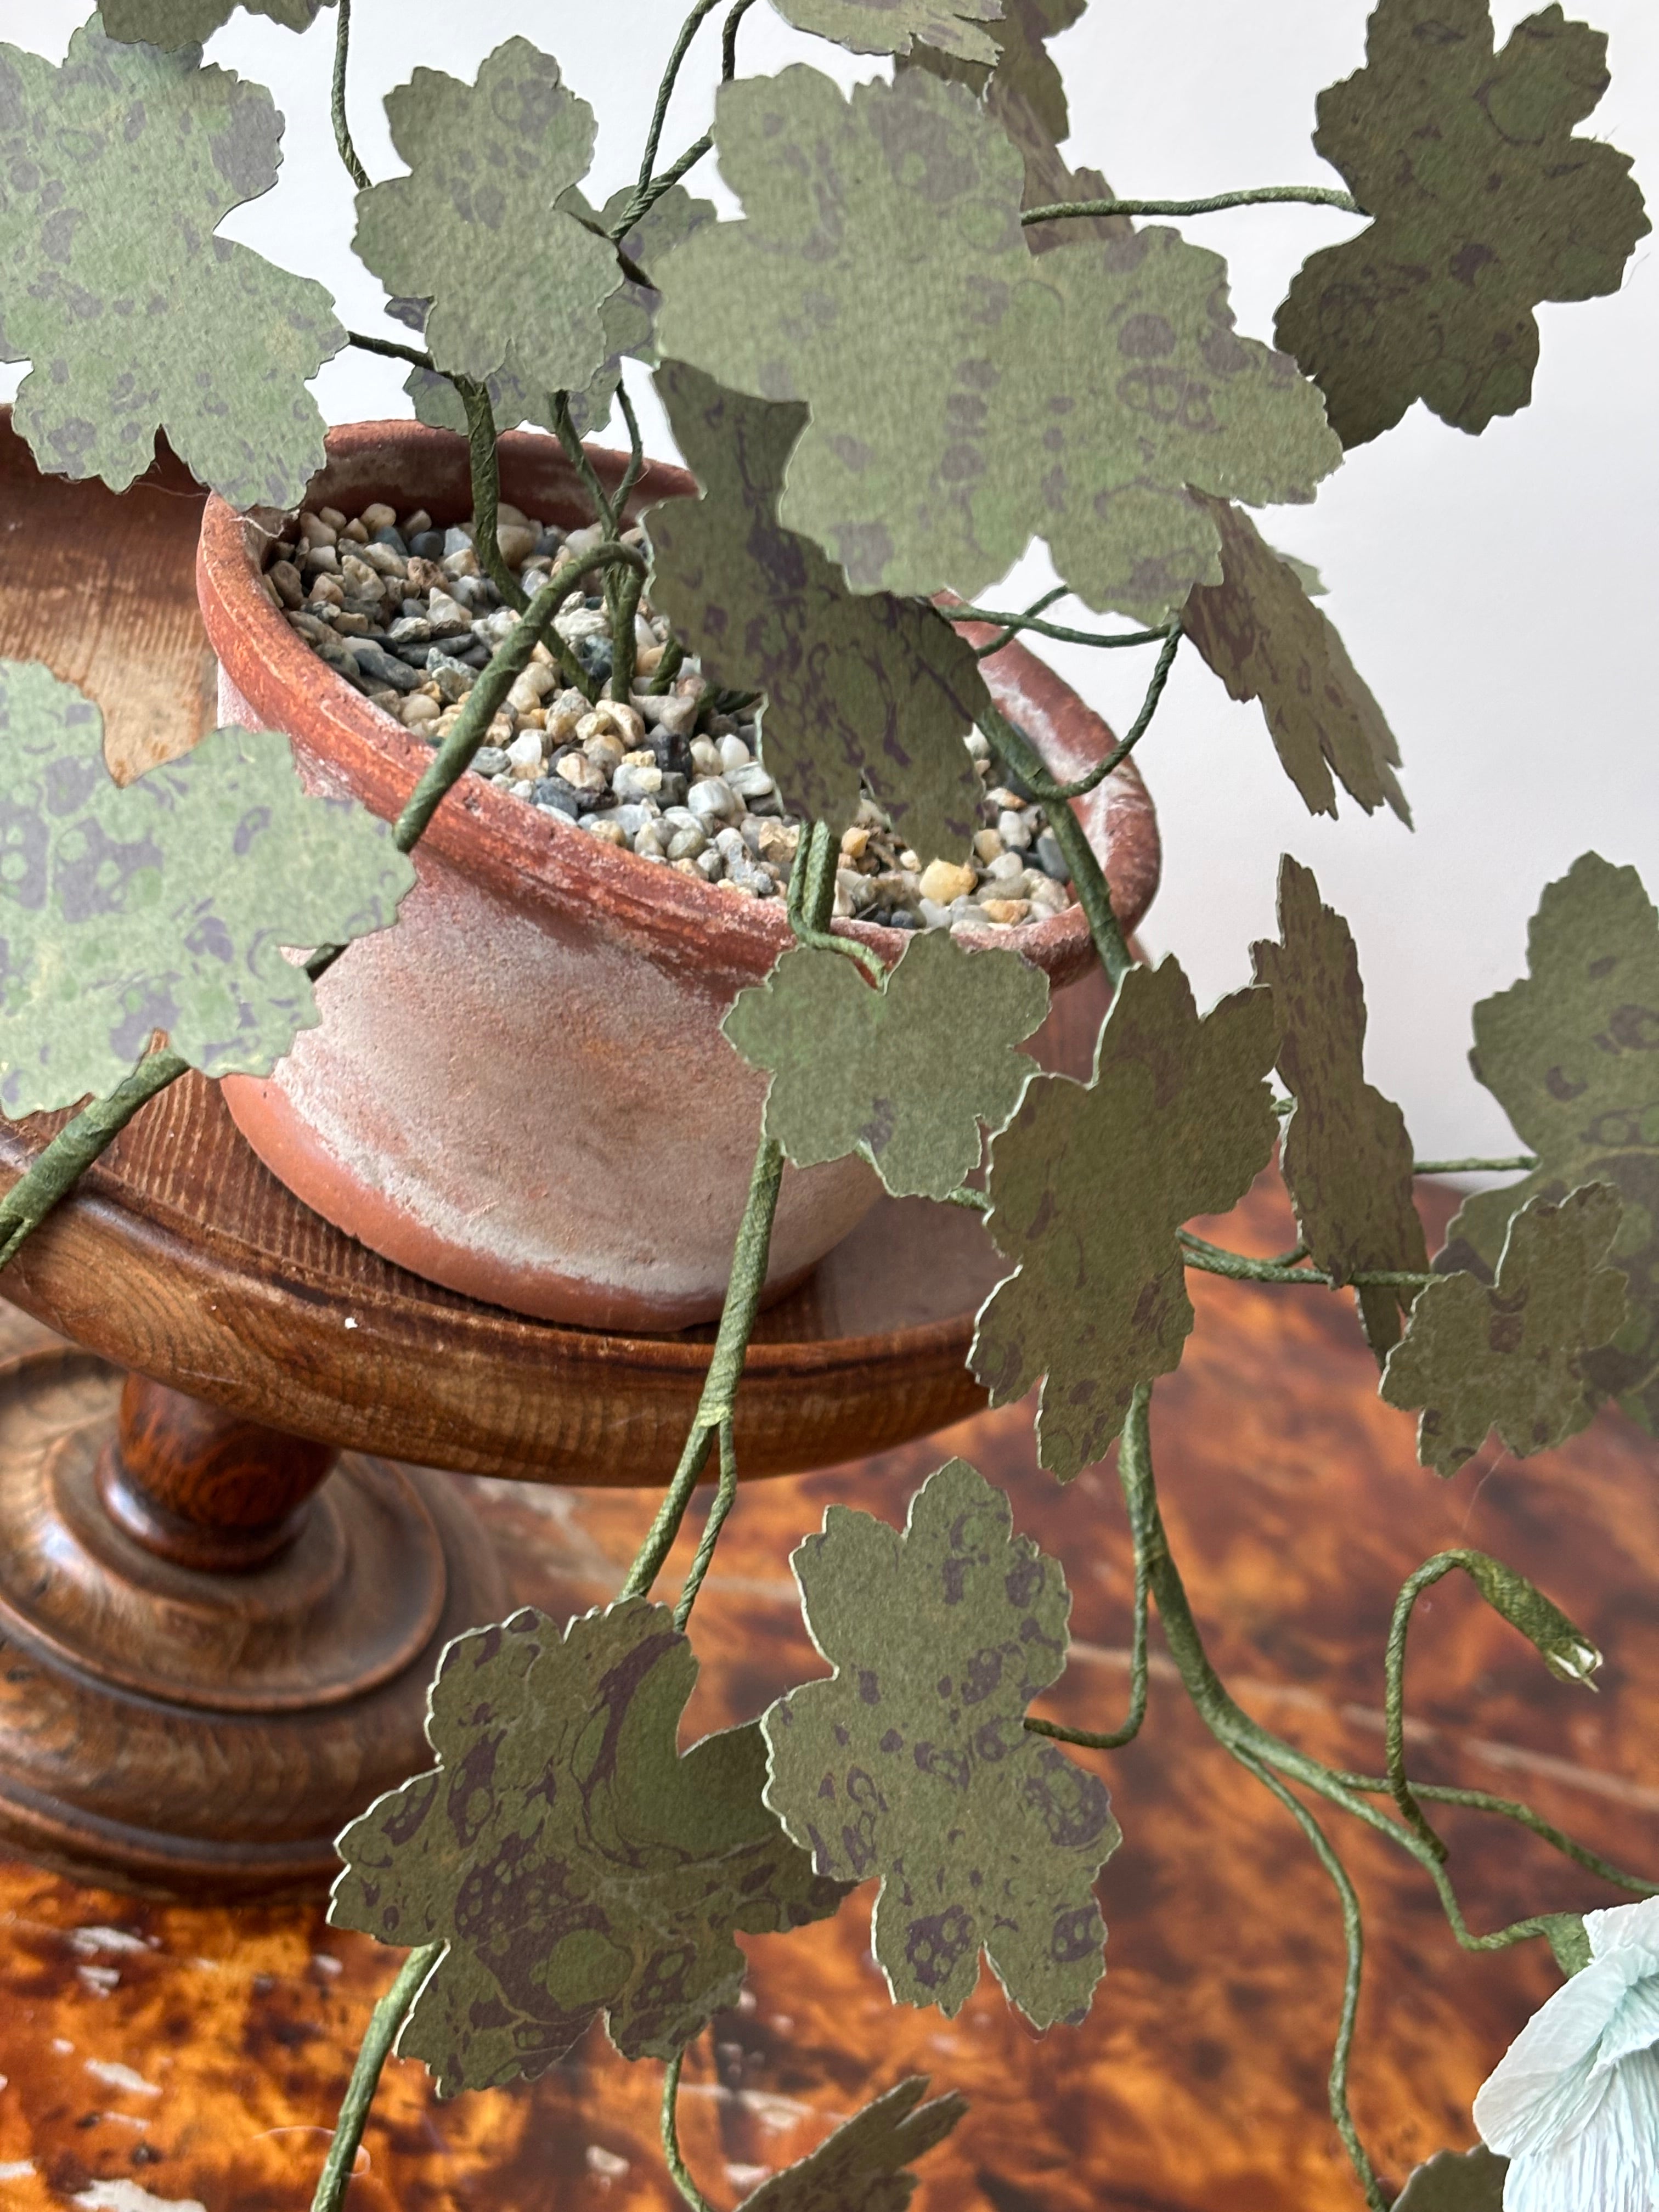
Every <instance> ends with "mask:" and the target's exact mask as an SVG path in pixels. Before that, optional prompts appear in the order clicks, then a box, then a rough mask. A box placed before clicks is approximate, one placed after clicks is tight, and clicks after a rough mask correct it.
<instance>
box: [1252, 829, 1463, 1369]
mask: <svg viewBox="0 0 1659 2212" xmlns="http://www.w3.org/2000/svg"><path fill="white" fill-rule="evenodd" d="M1279 938H1280V939H1281V940H1282V941H1281V942H1280V943H1279V944H1274V943H1273V942H1272V941H1271V939H1269V940H1267V941H1266V942H1263V943H1261V944H1258V945H1255V946H1254V947H1253V948H1252V953H1253V957H1254V962H1255V980H1256V981H1257V982H1258V983H1265V984H1267V987H1268V988H1269V989H1270V990H1271V991H1272V993H1273V1013H1274V1016H1275V1018H1276V1019H1277V1021H1278V1024H1279V1073H1280V1075H1281V1076H1282V1077H1283V1078H1284V1079H1285V1086H1286V1088H1287V1089H1288V1090H1289V1091H1290V1092H1291V1096H1292V1097H1294V1098H1295V1100H1296V1109H1295V1111H1294V1112H1293V1113H1292V1114H1291V1118H1290V1120H1289V1121H1288V1122H1287V1123H1286V1124H1285V1141H1284V1148H1283V1151H1282V1152H1281V1154H1280V1160H1279V1164H1280V1167H1281V1170H1282V1171H1283V1173H1284V1176H1285V1182H1286V1184H1287V1185H1288V1187H1289V1189H1290V1194H1291V1201H1292V1203H1293V1204H1294V1206H1295V1207H1296V1220H1297V1228H1298V1229H1299V1230H1300V1231H1301V1232H1302V1236H1303V1238H1304V1242H1305V1243H1306V1244H1307V1247H1308V1250H1309V1252H1310V1255H1311V1256H1312V1259H1313V1261H1314V1265H1315V1266H1316V1267H1322V1268H1324V1269H1325V1270H1326V1271H1327V1273H1329V1274H1331V1275H1334V1277H1335V1279H1336V1280H1337V1281H1338V1282H1339V1283H1346V1281H1347V1280H1348V1279H1349V1278H1350V1277H1351V1276H1352V1275H1353V1274H1354V1273H1356V1272H1358V1271H1367V1272H1369V1271H1370V1270H1371V1269H1373V1268H1374V1269H1376V1270H1378V1271H1383V1270H1387V1271H1393V1270H1395V1269H1399V1270H1401V1271H1405V1270H1411V1271H1413V1272H1418V1273H1420V1272H1421V1271H1422V1270H1424V1269H1425V1268H1426V1267H1427V1266H1428V1264H1429V1254H1428V1246H1427V1245H1426V1243H1425V1241H1424V1237H1423V1224H1422V1223H1421V1221H1420V1220H1419V1218H1418V1213H1417V1207H1416V1206H1415V1205H1414V1204H1413V1198H1412V1190H1413V1182H1412V1158H1413V1154H1412V1140H1411V1138H1410V1136H1409V1135H1408V1134H1407V1129H1406V1119H1405V1116H1404V1115H1403V1114H1401V1110H1400V1109H1399V1108H1398V1107H1397V1106H1396V1105H1395V1103H1394V1101H1393V1100H1392V1099H1391V1098H1385V1097H1383V1093H1382V1092H1381V1091H1378V1090H1376V1089H1375V1088H1374V1087H1373V1086H1372V1085H1370V1084H1369V1083H1367V1082H1366V1080H1365V1057H1364V1048H1365V993H1364V987H1363V985H1362V984H1361V982H1360V980H1359V957H1358V953H1357V952H1356V951H1355V950H1354V942H1353V935H1352V932H1351V931H1350V929H1349V927H1348V925H1347V923H1346V921H1344V920H1343V919H1342V917H1341V915H1340V914H1338V913H1336V912H1335V911H1334V909H1333V908H1330V907H1328V906H1325V905H1323V904H1322V902H1321V900H1320V896H1319V885H1318V884H1316V882H1315V880H1314V877H1313V872H1312V870H1311V869H1310V868H1304V867H1303V866H1301V864H1300V862H1298V861H1296V860H1292V859H1291V856H1290V854H1288V853H1287V854H1285V857H1284V858H1283V860H1280V862H1279ZM1357 1295H1358V1301H1359V1312H1360V1318H1361V1319H1362V1321H1363V1322H1364V1327H1365V1334H1366V1337H1367V1339H1368V1340H1369V1342H1370V1347H1371V1349H1372V1351H1373V1352H1376V1355H1377V1357H1378V1358H1381V1357H1382V1356H1383V1353H1384V1352H1387V1351H1388V1349H1389V1346H1390V1345H1392V1344H1395V1343H1396V1342H1397V1341H1398V1340H1399V1336H1400V1310H1401V1306H1402V1305H1403V1306H1408V1305H1409V1304H1411V1298H1412V1294H1411V1292H1410V1291H1409V1290H1398V1291H1396V1290H1390V1289H1389V1288H1388V1287H1387V1286H1386V1285H1382V1284H1373V1285H1370V1287H1369V1288H1367V1289H1365V1290H1362V1291H1359V1292H1358V1294H1357Z"/></svg>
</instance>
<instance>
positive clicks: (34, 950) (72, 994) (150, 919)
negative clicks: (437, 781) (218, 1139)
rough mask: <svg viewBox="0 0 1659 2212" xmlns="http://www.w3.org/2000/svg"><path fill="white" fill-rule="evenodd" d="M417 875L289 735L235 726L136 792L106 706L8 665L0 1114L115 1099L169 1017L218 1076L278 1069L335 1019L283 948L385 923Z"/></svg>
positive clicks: (40, 671) (328, 941)
mask: <svg viewBox="0 0 1659 2212" xmlns="http://www.w3.org/2000/svg"><path fill="white" fill-rule="evenodd" d="M414 881H415V870H414V866H413V864H412V863H411V862H410V860H408V859H407V858H406V857H405V856H404V854H401V853H399V852H398V849H397V848H396V847H395V846H394V845H393V844H392V836H391V831H390V829H388V827H387V825H386V823H384V822H380V821H378V820H377V819H376V818H375V817H374V815H372V814H370V813H368V811H366V810H365V809H364V808H362V807H361V806H359V805H357V804H356V801H355V800H353V799H314V798H308V797H307V795H306V793H305V792H304V790H303V789H302V787H301V782H300V778H299V775H298V772H297V771H296V769H295V765H294V757H293V754H292V752H291V750H290V749H289V741H288V739H287V738H285V737H283V736H281V735H280V734H279V733H278V732H276V731H274V730H241V729H225V730H216V731H214V732H212V733H211V735H210V736H208V737H205V738H203V739H202V740H201V742H200V743H199V744H197V746H196V747H195V749H194V750H192V751H191V752H188V753H185V755H183V756H182V757H181V758H179V759H178V760H174V761H169V762H167V763H165V764H164V765H162V766H161V767H160V768H153V769H150V770H149V773H148V774H147V775H143V776H141V777H140V778H139V779H138V781H137V782H136V783H131V784H129V785H127V786H126V787H125V789H123V788H122V787H120V786H119V785H118V784H117V783H116V782H115V781H114V779H113V777H112V775H110V772H109V770H108V769H107V768H106V765H105V762H104V722H103V717H102V715H101V714H100V713H99V711H98V709H97V708H96V707H94V705H93V704H92V702H90V701H89V700H88V699H86V698H84V697H82V694H81V693H80V692H79V691H77V690H75V689H74V687H73V686H72V685H71V684H60V683H59V682H58V679H57V678H56V677H54V676H53V675H52V672H51V671H50V670H49V669H46V668H42V667H40V666H39V665H37V664H35V663H33V662H24V661H15V660H6V661H0V1112H4V1113H6V1114H8V1115H12V1116H14V1117H15V1116H18V1115H24V1114H37V1113H43V1112H48V1111H51V1110H52V1109H56V1108H58V1107H61V1106H69V1105H72V1104H73V1103H74V1102H75V1101H76V1099H77V1098H82V1097H86V1095H87V1094H88V1091H93V1092H96V1093H98V1094H99V1095H100V1097H101V1096H103V1095H104V1094H106V1093H107V1092H108V1091H112V1090H113V1089H114V1087H115V1085H117V1084H118V1083H119V1082H120V1081H121V1079H122V1078H123V1077H124V1076H125V1075H128V1074H130V1073H131V1070H132V1067H133V1066H134V1064H135V1062H136V1061H137V1060H139V1059H140V1058H141V1057H142V1056H143V1054H144V1053H145V1051H147V1050H148V1048H149V1041H150V1036H151V1034H152V1032H153V1031H155V1030H166V1031H167V1039H168V1042H169V1043H170V1044H171V1045H172V1047H173V1051H174V1052H176V1053H178V1054H180V1055H181V1056H182V1057H183V1058H184V1059H185V1060H189V1061H190V1063H191V1066H193V1067H199V1068H201V1069H202V1070H203V1071H204V1073H206V1074H209V1075H229V1074H232V1073H240V1074H249V1075H268V1074H269V1073H270V1070H271V1068H272V1066H274V1065H275V1063H276V1061H277V1060H279V1059H280V1058H281V1057H282V1055H283V1054H284V1053H285V1052H286V1051H287V1050H288V1048H289V1046H290V1045H291V1044H292V1043H293V1042H294V1038H295V1034H296V1032H297V1031H299V1030H302V1029H310V1028H312V1027H313V1025H314V1024H315V1023H316V1021H317V1018H318V1015H317V1002H316V999H315V997H314V995H313V990H312V986H311V982H310V980H309V978H308V977H307V975H306V973H305V970H304V969H303V968H299V967H295V965H294V964H293V963H291V962H289V961H287V960H285V959H284V958H283V954H282V950H281V948H282V947H283V945H297V946H301V947H302V948H304V949H306V950H307V951H308V950H310V949H311V948H312V947H313V946H314V945H338V944H343V943H345V942H346V941H347V940H349V939H352V938H356V937H362V936H365V935H367V934H368V933H369V932H370V931H371V930H376V929H385V928H386V927H388V926H389V925H390V924H391V923H392V922H393V921H396V919H397V915H398V901H399V900H400V899H401V898H402V897H403V896H404V894H405V893H406V892H407V891H408V890H410V888H411V887H412V885H413V884H414Z"/></svg>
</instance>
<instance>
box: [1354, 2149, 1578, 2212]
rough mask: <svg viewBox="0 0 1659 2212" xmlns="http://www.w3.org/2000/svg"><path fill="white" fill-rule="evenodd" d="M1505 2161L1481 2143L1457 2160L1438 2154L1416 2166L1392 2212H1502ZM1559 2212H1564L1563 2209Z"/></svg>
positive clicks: (1450, 2152)
mask: <svg viewBox="0 0 1659 2212" xmlns="http://www.w3.org/2000/svg"><path fill="white" fill-rule="evenodd" d="M1509 2170H1510V2162H1509V2160H1508V2159H1506V2158H1494V2157H1493V2156H1492V2153H1491V2152H1490V2151H1489V2150H1488V2149H1487V2148H1486V2145H1485V2144H1484V2143H1477V2144H1476V2145H1475V2147H1474V2149H1473V2150H1466V2151H1464V2152H1463V2153H1462V2155H1461V2156H1460V2155H1459V2154H1458V2153H1457V2152H1456V2151H1455V2150H1441V2151H1437V2152H1436V2153H1435V2154H1434V2156H1433V2157H1432V2158H1431V2160H1429V2161H1428V2164H1427V2165H1426V2166H1419V2167H1418V2168H1417V2169H1416V2171H1415V2172H1413V2174H1412V2175H1411V2176H1410V2177H1409V2179H1407V2183H1406V2186H1405V2187H1404V2189H1402V2190H1401V2192H1400V2194H1399V2196H1398V2197H1395V2200H1394V2212H1504V2175H1505V2174H1506V2173H1507V2172H1509ZM1561 2212H1567V2208H1566V2206H1565V2205H1563V2206H1562V2208H1561Z"/></svg>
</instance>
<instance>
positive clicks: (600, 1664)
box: [329, 1598, 844, 2097]
mask: <svg viewBox="0 0 1659 2212" xmlns="http://www.w3.org/2000/svg"><path fill="white" fill-rule="evenodd" d="M696 1678H697V1662H696V1656H695V1655H694V1654H693V1652H692V1650H691V1646H690V1644H689V1643H688V1641H687V1640H686V1638H684V1636H683V1635H681V1634H680V1632H679V1631H678V1629H676V1627H675V1626H674V1624H673V1617H672V1615H671V1613H670V1612H669V1610H668V1608H667V1607H665V1606H660V1605H649V1604H647V1602H646V1601H645V1600H644V1599H642V1598H627V1599H623V1601H621V1602H619V1603H617V1604H616V1605H612V1606H610V1607H606V1608H605V1611H604V1612H595V1613H586V1614H585V1615H584V1616H583V1617H582V1618H581V1619H580V1620H573V1621H571V1623H570V1624H569V1626H568V1628H567V1629H566V1630H565V1632H564V1633H563V1634H562V1635H561V1634H560V1632H559V1630H558V1627H557V1626H556V1623H555V1622H553V1621H551V1620H549V1618H548V1617H547V1615H546V1614H545V1613H538V1612H535V1611H534V1610H532V1609H530V1608H526V1610H525V1611H523V1612H521V1613H514V1614H513V1618H512V1619H511V1620H508V1621H506V1622H504V1623H502V1624H501V1626H497V1627H494V1628H483V1629H477V1630H475V1631H474V1632H472V1633H471V1635H467V1636H459V1637H457V1638H455V1640H454V1642H453V1643H452V1644H450V1645H449V1646H448V1648H447V1650H446V1651H445V1653H444V1656H443V1658H442V1660H441V1662H440V1663H439V1668H438V1677H437V1680H436V1681H435V1682H434V1684H433V1686H432V1692H431V1705H430V1711H429V1715H428V1721H427V1735H428V1739H429V1741H430V1742H431V1744H432V1747H433V1749H434V1750H435V1752H436V1753H437V1754H438V1761H439V1763H438V1765H437V1768H436V1769H435V1771H432V1772H429V1773H426V1774H418V1775H416V1777H415V1778H414V1779H413V1780H412V1781H410V1782H405V1783H404V1785H403V1787H402V1788H401V1789H399V1790H390V1791H388V1793H387V1794H386V1796H384V1797H381V1798H380V1799H379V1800H377V1802H375V1803H374V1805H372V1806H371V1807H370V1808H369V1809H368V1812H367V1813H365V1814H363V1815H362V1818H361V1819H360V1820H354V1821H353V1823H352V1824H351V1826H349V1828H348V1829H347V1830H346V1832H345V1833H344V1834H343V1836H342V1837H341V1838H340V1856H341V1857H342V1858H343V1859H344V1860H345V1862H346V1869H345V1872H344V1873H343V1875H341V1876H340V1878H339V1880H338V1881H337V1882H336V1884H335V1887H334V1896H333V1901H332V1903H331V1905H330V1907H329V1917H330V1919H331V1921H332V1922H333V1923H334V1925H335V1926H336V1927H337V1928H358V1929H362V1930H363V1931H364V1933H365V1934H367V1935H370V1936H378V1937H379V1938H380V1941H381V1942H386V1943H403V1944H416V1943H432V1942H439V1941H442V1942H444V1944H445V1946H446V1948H445V1951H444V1954H443V1956H442V1958H441V1960H439V1963H438V1964H437V1966H435V1968H434V1969H433V1971H432V1973H431V1974H430V1975H429V1976H428V1979H427V1980H426V1981H425V1983H424V1984H422V1988H421V1992H420V1995H419V1996H418V1997H417V1998H416V2003H415V2008H414V2010H413V2012H412V2013H411V2014H410V2018H409V2021H408V2023H407V2025H406V2026H405V2027H404V2031H403V2034H402V2036H401V2037H400V2039H399V2041H398V2050H399V2051H400V2052H401V2053H402V2055H403V2056H404V2057H405V2058H422V2059H424V2060H425V2062H426V2063H427V2064H428V2066H429V2067H430V2068H431V2069H432V2071H433V2073H434V2074H435V2075H436V2077H437V2083H438V2093H439V2095H440V2096H441V2097H453V2095H454V2094H455V2093H456V2092H457V2091H458V2090H461V2089H485V2088H495V2087H500V2086H501V2084H503V2083H504V2082H507V2081H516V2080H517V2079H519V2077H520V2075H523V2076H525V2077H526V2078H533V2077H534V2076H535V2075H538V2074H541V2073H544V2072H545V2071H546V2069H548V2067H550V2066H551V2065H553V2064H554V2063H556V2061H557V2060H558V2059H560V2058H562V2057H564V2055H565V2053H566V2052H567V2051H568V2050H569V2049H570V2047H571V2046H572V2045H573V2044H574V2043H575V2042H576V2040H577V2039H578V2038H579V2037H580V2036H581V2035H582V2034H583V2033H586V2029H587V2028H588V2027H590V2026H591V2024H592V2021H594V2020H595V2019H596V2018H597V2017H598V2015H599V2013H600V2012H601V2011H604V2012H605V2014H606V2015H607V2025H608V2026H609V2027H610V2030H611V2040H612V2041H613V2042H614V2043H615V2045H616V2046H617V2050H618V2051H621V2052H622V2053H623V2056H624V2057H628V2058H640V2057H656V2058H671V2057H673V2055H674V2053H675V2052H676V2051H678V2050H679V2049H681V2048H682V2046H683V2045H684V2044H686V2043H687V2042H689V2041H690V2039H691V2037H693V2036H694V2035H696V2033H698V2031H699V2030H700V2029H702V2027H706V2026H707V2025H708V2021H710V2020H711V2019H712V2018H713V2017H714V2015H715V2014H716V2013H717V2012H720V2011H723V2010H724V2009H725V2008H726V2007H727V2006H728V2005H732V2004H735V2003H736V2002H737V1998H738V1990H739V1989H740V1988H741V1986H742V1984H743V1976H744V1958H743V1954H742V1952H741V1951H739V1949H738V1947H737V1944H736V1943H735V1942H733V1940H732V1936H733V1932H734V1931H735V1930H737V1929H743V1930H744V1931H745V1932H746V1933H748V1934H750V1935H759V1934H763V1933H778V1932H781V1931H782V1930H785V1929H790V1928H798V1927H800V1926H802V1925H804V1924H805V1923H806V1922H807V1921H809V1920H821V1919H823V1918H824V1917H826V1916H827V1915H829V1914H830V1913H833V1912H834V1911H836V1907H837V1906H838V1905H839V1904H840V1902H841V1899H842V1895H843V1894H844V1892H843V1891H842V1889H841V1888H840V1887H838V1886H837V1885H836V1883H834V1882H831V1881H823V1880H820V1879H819V1878H818V1877H817V1875H814V1874H813V1872H812V1868H811V1861H810V1860H809V1858H808V1857H807V1856H806V1854H805V1851H802V1850H797V1849H796V1848H795V1846H794V1845H793V1844H792V1843H791V1842H790V1841H789V1839H788V1838H787V1836H785V1834H784V1833H783V1832H782V1830H781V1828H780V1827H779V1826H778V1824H777V1822H776V1820H774V1819H773V1817H772V1815H771V1814H769V1812H768V1811H767V1810H766V1808H765V1806H764V1805H763V1803H762V1802H761V1790H762V1785H763V1782H764V1779H765V1774H766V1753H765V1748H764V1746H763V1743H762V1741H761V1734H760V1729H759V1727H758V1724H757V1723H754V1722H750V1723H749V1724H748V1725H747V1726H746V1727H744V1728H736V1729H726V1730H725V1731H724V1732H723V1733H722V1734H720V1735H710V1736H705V1737H704V1738H703V1740H702V1742H701V1743H698V1744H695V1745H694V1746H693V1747H692V1748H691V1749H690V1751H689V1752H688V1753H686V1754H685V1756H684V1758H682V1757H681V1756H680V1754H679V1750H678V1730H679V1725H680V1719H681V1716H682V1715H683V1713H684V1710H685V1705H686V1701H687V1699H689V1698H690V1695H691V1691H692V1686H693V1685H694V1684H695V1682H696Z"/></svg>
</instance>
